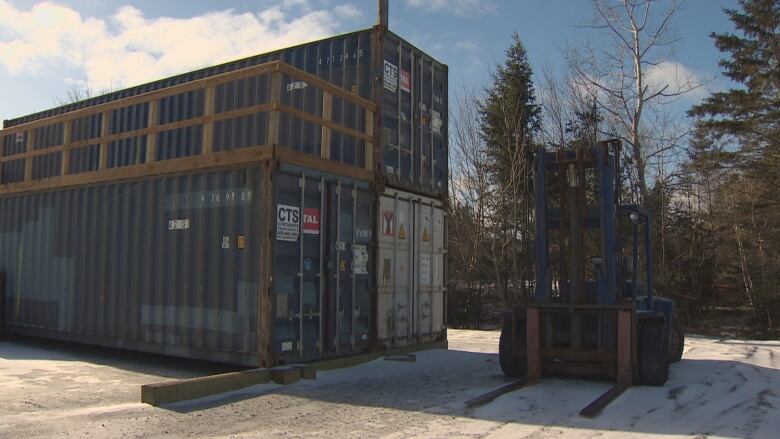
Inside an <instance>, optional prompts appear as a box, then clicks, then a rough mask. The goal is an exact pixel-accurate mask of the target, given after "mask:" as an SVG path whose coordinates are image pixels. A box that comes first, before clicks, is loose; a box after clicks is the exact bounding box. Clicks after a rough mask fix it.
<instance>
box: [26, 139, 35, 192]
mask: <svg viewBox="0 0 780 439" xmlns="http://www.w3.org/2000/svg"><path fill="white" fill-rule="evenodd" d="M34 145H35V130H30V131H28V132H27V144H26V145H25V152H26V153H30V152H32V151H33V148H34ZM32 164H33V158H32V157H28V158H25V159H24V181H25V182H27V181H31V180H32Z"/></svg>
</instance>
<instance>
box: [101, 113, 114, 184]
mask: <svg viewBox="0 0 780 439" xmlns="http://www.w3.org/2000/svg"><path fill="white" fill-rule="evenodd" d="M110 117H111V112H110V111H104V112H103V117H102V118H101V119H102V121H103V122H102V124H101V126H100V137H101V138H102V139H103V140H101V142H100V161H99V165H98V169H100V170H101V171H102V170H103V169H106V168H108V142H107V141H106V140H105V139H106V138H107V137H108V127H109V124H108V121H109V118H110Z"/></svg>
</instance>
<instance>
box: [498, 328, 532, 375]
mask: <svg viewBox="0 0 780 439" xmlns="http://www.w3.org/2000/svg"><path fill="white" fill-rule="evenodd" d="M516 335H517V338H518V343H517V346H518V347H519V348H524V347H525V341H526V340H525V321H524V320H518V322H517V334H516ZM514 342H515V340H514V337H513V336H512V321H511V320H509V321H505V322H504V325H503V327H502V328H501V338H499V339H498V362H499V363H500V364H501V371H502V372H504V375H506V376H508V377H512V378H522V377H525V370H526V361H525V356H518V357H512V344H513V343H514Z"/></svg>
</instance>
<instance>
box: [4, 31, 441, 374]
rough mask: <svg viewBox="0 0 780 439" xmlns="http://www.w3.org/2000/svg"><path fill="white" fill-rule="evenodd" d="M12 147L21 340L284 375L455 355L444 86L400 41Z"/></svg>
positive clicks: (288, 65)
mask: <svg viewBox="0 0 780 439" xmlns="http://www.w3.org/2000/svg"><path fill="white" fill-rule="evenodd" d="M375 127H380V129H375ZM0 142H2V143H0V145H1V146H2V150H1V151H0V162H1V163H2V166H0V271H2V272H4V273H5V274H6V281H5V291H6V294H5V298H4V300H3V301H2V302H3V304H4V305H5V306H4V307H0V309H3V308H4V313H5V318H6V330H7V331H8V332H12V333H19V334H32V335H38V336H44V337H51V338H59V339H68V340H74V341H80V342H86V343H94V344H102V345H107V346H114V347H120V348H127V349H136V350H143V351H150V352H160V353H167V354H171V355H178V356H184V357H191V358H203V359H210V360H217V361H226V362H232V363H238V364H246V365H265V366H268V365H273V364H278V363H284V362H295V361H311V360H316V359H321V358H327V357H333V356H343V355H349V354H354V353H358V352H365V351H368V350H372V349H374V350H377V349H385V348H391V347H394V346H398V345H414V344H418V343H422V342H428V341H435V340H446V331H445V327H444V325H445V318H444V314H443V313H444V300H445V299H444V291H445V290H444V281H443V280H444V269H445V267H444V254H445V243H446V239H445V215H444V209H445V202H446V194H447V69H446V66H443V65H442V64H440V63H438V62H436V61H435V60H433V59H432V58H431V57H429V56H428V55H426V54H424V53H423V52H421V51H420V50H418V49H416V48H414V47H413V46H411V45H410V44H408V43H407V42H405V41H404V40H402V39H401V38H399V37H398V36H396V35H394V34H392V33H391V32H389V31H387V29H386V28H385V27H383V26H381V25H380V26H376V27H375V28H373V29H369V30H365V31H360V32H356V33H352V34H347V35H343V36H339V37H334V38H330V39H327V40H322V41H318V42H313V43H309V44H305V45H302V46H297V47H294V48H290V49H285V50H282V51H278V52H273V53H269V54H265V55H258V56H255V57H251V58H247V59H243V60H240V61H235V62H232V63H227V64H223V65H220V66H216V67H211V68H207V69H203V70H199V71H196V72H192V73H188V74H185V75H180V76H176V77H173V78H168V79H165V80H161V81H157V82H154V83H150V84H146V85H142V86H138V87H133V88H130V89H127V90H122V91H119V92H115V93H110V94H108V95H104V96H100V97H97V98H93V99H89V100H86V101H81V102H77V103H74V104H71V105H68V106H64V107H60V108H56V109H53V110H48V111H45V112H41V113H36V114H33V115H29V116H25V117H22V118H18V119H14V120H11V121H5V123H4V130H3V131H0Z"/></svg>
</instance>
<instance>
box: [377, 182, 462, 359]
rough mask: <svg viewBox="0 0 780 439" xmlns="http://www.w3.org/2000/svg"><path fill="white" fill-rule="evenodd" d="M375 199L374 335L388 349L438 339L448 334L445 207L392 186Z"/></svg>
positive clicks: (438, 202) (433, 200)
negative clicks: (376, 212) (375, 332)
mask: <svg viewBox="0 0 780 439" xmlns="http://www.w3.org/2000/svg"><path fill="white" fill-rule="evenodd" d="M379 200H380V201H379V211H378V215H377V216H378V217H379V218H378V221H379V223H378V228H379V229H378V230H379V233H378V239H377V241H378V243H379V246H378V251H377V253H378V254H377V258H376V264H377V284H378V294H377V323H376V324H377V337H378V339H379V341H380V342H381V343H383V344H384V345H386V346H392V347H395V346H404V345H413V344H417V343H420V342H427V341H432V340H436V339H439V338H441V337H443V336H444V335H445V334H444V332H445V331H446V325H445V320H446V319H445V315H444V292H445V285H444V279H443V275H444V272H445V267H444V264H445V256H446V255H445V247H446V242H447V237H446V229H445V218H446V215H445V209H444V205H443V203H442V202H441V201H439V200H436V199H433V198H428V197H423V196H420V195H415V194H411V193H408V192H404V191H400V190H397V189H391V188H388V189H386V190H385V192H384V194H382V195H381V196H380V199H379Z"/></svg>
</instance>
